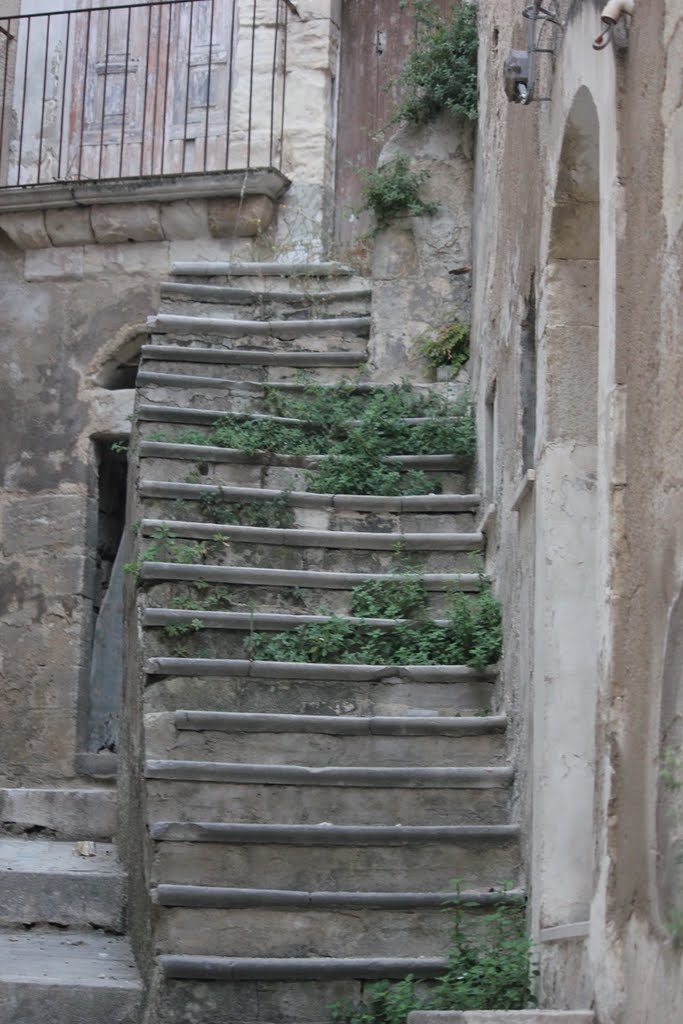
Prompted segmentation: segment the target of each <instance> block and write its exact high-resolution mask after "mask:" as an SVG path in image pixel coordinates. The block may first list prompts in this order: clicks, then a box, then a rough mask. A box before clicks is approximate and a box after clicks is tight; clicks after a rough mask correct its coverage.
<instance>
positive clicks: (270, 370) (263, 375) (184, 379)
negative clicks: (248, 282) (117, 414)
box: [137, 346, 367, 415]
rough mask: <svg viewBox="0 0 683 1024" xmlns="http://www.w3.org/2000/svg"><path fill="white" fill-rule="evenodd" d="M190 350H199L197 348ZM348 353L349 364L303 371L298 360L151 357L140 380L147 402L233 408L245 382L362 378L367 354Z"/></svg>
mask: <svg viewBox="0 0 683 1024" xmlns="http://www.w3.org/2000/svg"><path fill="white" fill-rule="evenodd" d="M151 347H153V346H151ZM159 347H161V346H159ZM186 351H188V352H196V351H197V349H192V348H190V349H187V350H186ZM240 351H242V350H241V349H240ZM306 354H308V353H306ZM334 354H335V355H337V354H338V353H336V352H335V353H334ZM343 354H344V355H349V356H350V357H352V358H351V359H350V360H349V362H348V363H344V362H343V361H341V360H339V361H338V362H336V363H333V362H330V364H329V365H327V366H325V365H320V364H319V363H318V365H315V364H314V365H310V366H308V367H307V368H305V369H300V368H299V367H298V366H297V365H296V363H294V365H290V364H287V363H275V364H273V363H270V364H269V363H259V361H258V359H252V361H251V364H248V363H235V364H233V365H230V364H227V365H225V364H223V365H221V364H217V363H216V364H212V363H200V362H194V361H191V360H184V361H182V362H181V361H175V360H171V359H159V360H154V361H153V360H151V359H150V358H146V359H145V360H144V363H143V364H142V367H141V369H140V370H139V372H138V377H137V384H138V387H139V388H140V398H141V399H143V400H144V401H147V402H160V403H161V402H163V403H166V404H168V405H173V404H175V403H177V404H178V405H179V406H190V407H193V408H196V409H217V410H220V409H224V408H230V407H231V405H232V403H233V397H234V395H235V392H238V393H239V392H240V390H241V389H242V387H243V385H245V384H247V385H249V384H251V385H267V386H269V387H275V386H276V385H278V384H288V383H289V384H292V383H295V382H297V381H300V380H301V379H302V377H305V379H306V381H307V382H308V383H309V384H315V385H320V384H329V383H330V382H332V381H334V382H335V383H337V384H341V383H342V382H343V381H347V380H348V379H349V376H351V375H353V377H354V378H356V377H357V376H358V375H360V374H361V373H362V372H363V369H364V366H365V363H366V361H367V353H366V352H365V350H364V349H358V350H357V351H349V352H347V353H343ZM216 415H219V413H218V412H217V413H216Z"/></svg>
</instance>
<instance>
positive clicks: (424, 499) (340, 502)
mask: <svg viewBox="0 0 683 1024" xmlns="http://www.w3.org/2000/svg"><path fill="white" fill-rule="evenodd" d="M138 494H139V495H140V496H141V497H143V498H150V497H158V498H175V497H179V498H185V499H187V500H193V499H199V498H201V497H202V496H203V495H205V494H217V495H220V496H221V497H222V498H224V499H225V500H226V501H229V500H230V499H232V500H233V501H239V502H241V501H245V500H254V501H269V500H272V499H276V498H281V497H283V496H286V497H287V499H288V501H289V502H290V504H292V505H294V506H297V507H298V506H304V507H313V508H326V507H330V508H332V509H335V508H343V509H346V510H349V511H351V510H352V511H369V512H396V513H400V512H423V511H435V512H469V511H472V512H474V511H476V510H477V509H478V508H479V507H480V505H481V496H480V495H479V494H416V495H412V496H401V495H382V494H376V495H372V494H370V495H367V494H366V495H363V494H317V493H316V492H314V491H288V490H284V489H283V488H273V487H271V488H266V487H263V488H262V487H236V486H234V485H229V484H226V485H220V484H190V483H180V482H175V481H168V482H167V481H163V480H141V481H140V482H139V484H138Z"/></svg>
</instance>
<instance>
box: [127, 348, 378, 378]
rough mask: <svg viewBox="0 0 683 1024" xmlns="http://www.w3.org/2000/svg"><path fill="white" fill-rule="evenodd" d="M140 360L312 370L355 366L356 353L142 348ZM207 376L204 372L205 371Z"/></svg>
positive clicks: (218, 370)
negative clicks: (287, 367) (313, 368)
mask: <svg viewBox="0 0 683 1024" xmlns="http://www.w3.org/2000/svg"><path fill="white" fill-rule="evenodd" d="M141 355H142V358H143V359H144V360H145V361H146V362H151V363H157V362H168V363H191V364H194V363H199V364H201V365H204V364H206V366H207V367H215V368H216V372H217V373H221V372H223V369H224V367H226V366H230V367H235V366H249V367H255V366H290V367H295V368H296V369H298V370H308V369H311V368H312V367H316V366H317V367H325V368H330V367H340V366H341V367H346V368H353V367H354V366H358V363H359V361H360V360H359V354H358V353H356V352H349V351H348V350H342V351H340V352H335V351H334V350H332V351H329V350H327V351H324V352H318V351H315V350H313V351H308V350H305V349H291V350H285V351H283V350H273V349H272V348H269V347H265V346H264V347H262V348H259V347H258V346H250V347H249V348H225V349H222V348H217V347H216V346H215V345H214V346H212V347H211V348H190V347H188V346H187V345H168V344H166V345H143V346H142V349H141ZM205 372H206V373H208V372H209V371H208V369H207V370H206V371H205Z"/></svg>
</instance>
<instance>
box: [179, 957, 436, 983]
mask: <svg viewBox="0 0 683 1024" xmlns="http://www.w3.org/2000/svg"><path fill="white" fill-rule="evenodd" d="M159 961H160V963H161V965H162V968H163V971H164V974H165V976H166V977H167V978H185V979H198V980H209V979H211V980H215V981H249V980H254V981H255V980H269V981H295V980H303V979H305V980H307V981H314V980H317V979H332V978H364V979H380V978H404V977H405V976H406V975H407V974H412V975H414V976H415V977H418V978H433V977H436V976H437V975H438V974H440V973H441V972H443V970H444V969H445V967H446V960H445V959H443V958H442V959H436V958H428V957H402V958H394V957H386V958H380V957H375V958H361V957H358V958H352V957H345V958H336V957H325V958H322V957H303V958H295V957H286V958H285V957H283V958H246V957H220V956H173V955H170V954H169V955H165V956H161V957H159Z"/></svg>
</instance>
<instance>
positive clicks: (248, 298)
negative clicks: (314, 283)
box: [159, 281, 372, 320]
mask: <svg viewBox="0 0 683 1024" xmlns="http://www.w3.org/2000/svg"><path fill="white" fill-rule="evenodd" d="M371 296H372V293H371V290H370V289H369V288H367V287H353V286H352V287H347V288H344V289H336V288H335V289H331V290H330V289H322V288H316V289H312V290H311V291H302V290H301V289H300V288H299V289H294V288H290V289H289V290H287V289H283V288H279V289H278V288H272V289H265V288H263V287H257V286H255V285H254V286H251V287H246V288H240V287H237V286H236V285H234V284H233V285H219V284H206V283H203V284H197V283H195V282H193V281H164V282H162V284H161V303H160V306H159V312H160V313H171V314H180V315H183V316H206V314H207V312H209V310H210V311H211V314H212V315H218V316H226V317H233V318H235V319H239V320H245V319H250V318H252V317H253V319H255V320H267V319H270V318H273V319H278V320H280V319H289V318H290V317H291V318H294V319H303V318H306V317H313V318H320V317H323V316H367V315H368V314H369V311H370V301H371Z"/></svg>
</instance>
